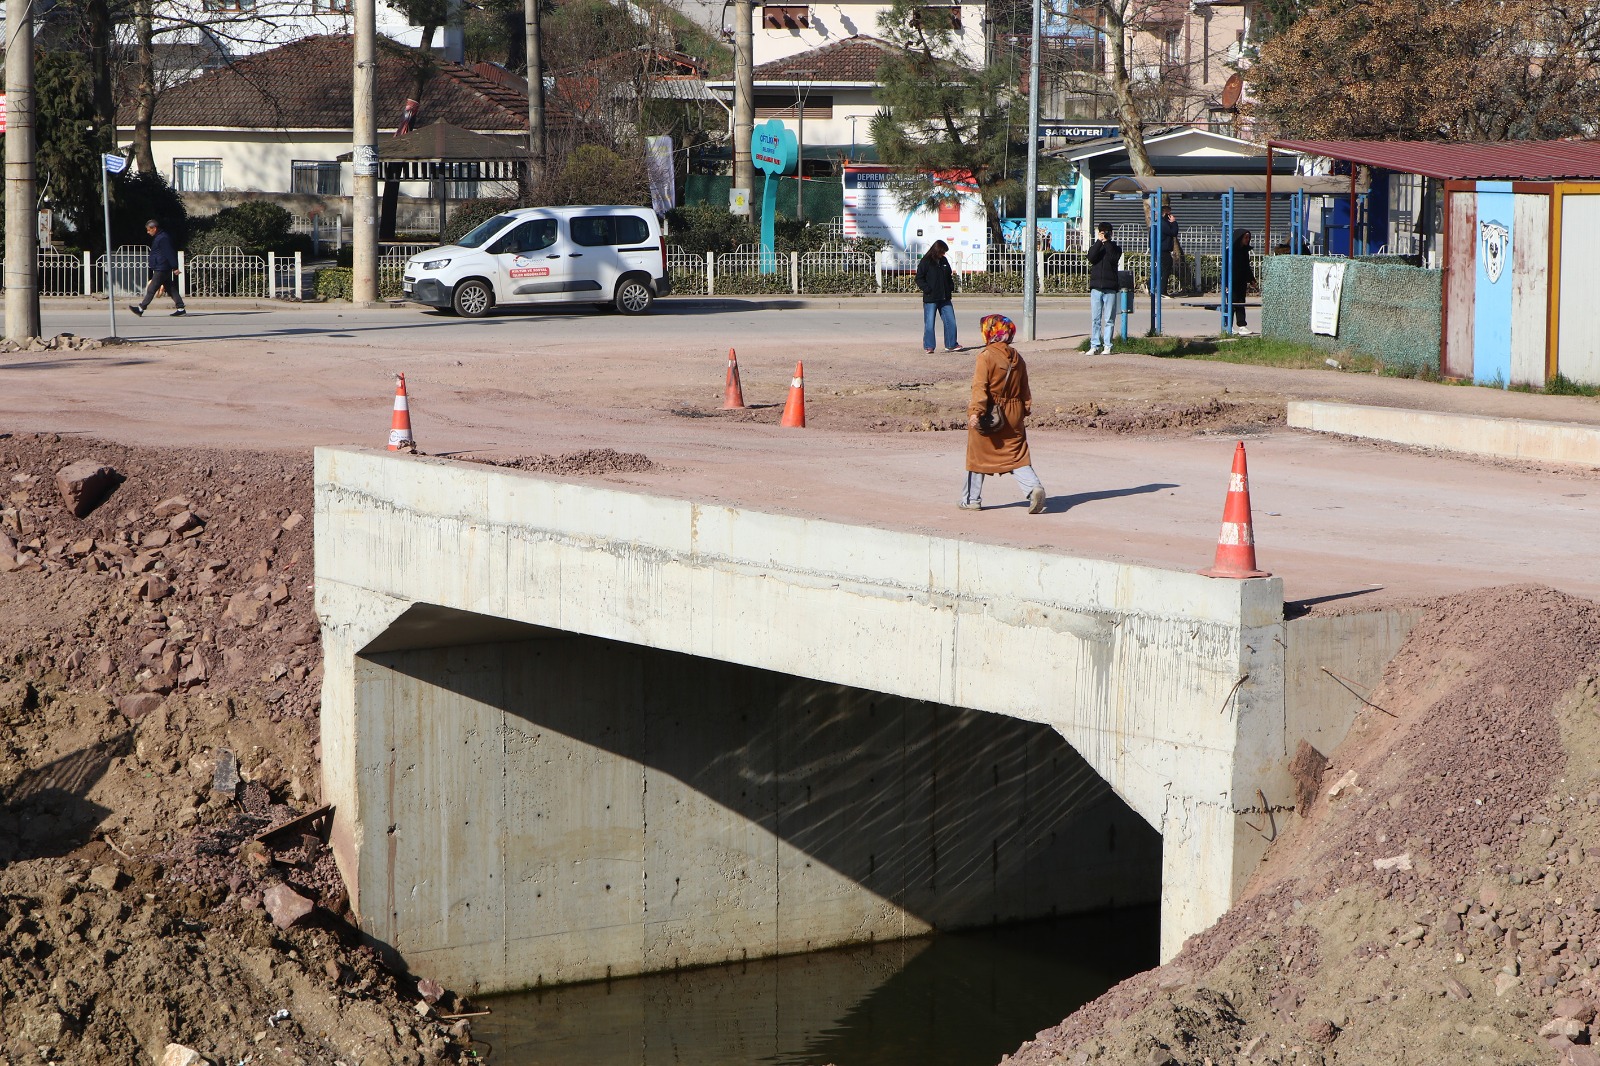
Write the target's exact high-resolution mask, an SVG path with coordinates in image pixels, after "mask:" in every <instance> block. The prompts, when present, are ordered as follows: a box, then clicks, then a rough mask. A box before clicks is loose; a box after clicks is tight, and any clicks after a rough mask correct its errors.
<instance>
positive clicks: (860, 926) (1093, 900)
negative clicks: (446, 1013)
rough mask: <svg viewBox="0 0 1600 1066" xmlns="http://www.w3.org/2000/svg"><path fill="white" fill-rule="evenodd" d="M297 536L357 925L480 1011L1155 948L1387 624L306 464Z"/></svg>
mask: <svg viewBox="0 0 1600 1066" xmlns="http://www.w3.org/2000/svg"><path fill="white" fill-rule="evenodd" d="M316 522H317V602H318V609H319V612H320V613H321V615H322V618H323V622H324V652H325V657H326V658H325V668H326V680H325V687H324V702H323V712H322V713H323V767H324V778H325V798H327V799H329V800H330V801H332V802H334V803H335V804H337V806H338V811H339V815H338V818H337V825H336V834H335V848H336V854H337V855H338V858H339V861H340V864H341V867H342V869H343V870H344V872H345V875H346V879H347V881H348V882H349V884H350V885H351V886H352V901H353V904H354V906H355V909H356V911H357V913H358V914H359V916H360V919H361V922H362V926H363V928H364V929H365V930H366V931H367V932H369V933H370V934H371V935H372V936H374V937H375V938H376V939H377V940H379V941H380V942H382V943H385V944H387V945H389V946H390V947H391V948H392V949H394V950H395V951H396V952H398V953H399V954H400V955H401V956H402V957H404V958H405V959H406V960H407V961H408V962H410V963H411V964H412V965H414V966H417V967H419V968H424V969H426V970H427V971H428V972H430V973H434V974H437V975H439V976H441V978H443V979H446V980H448V981H449V982H451V983H453V984H456V985H458V986H460V987H477V988H480V989H483V990H492V989H503V988H516V987H524V986H528V985H533V984H536V983H552V982H562V981H572V980H584V979H592V978H596V977H605V976H608V975H618V974H624V973H634V972H642V971H647V970H652V969H660V968H668V967H672V966H678V965H690V964H696V963H708V962H720V961H725V960H727V959H737V958H740V957H748V956H754V955H763V954H776V953H781V952H786V951H795V950H805V949H808V948H816V947H824V946H830V945H837V944H843V943H851V942H858V941H863V940H868V939H878V938H888V937H895V936H904V935H911V934H914V933H918V932H923V931H926V930H927V929H930V928H934V927H941V928H954V927H961V926H970V925H980V924H985V923H987V922H990V921H994V920H1005V919H1016V918H1025V917H1036V916H1040V915H1046V914H1050V913H1058V912H1067V911H1072V910H1086V909H1091V908H1095V907H1099V906H1104V905H1106V904H1107V903H1111V902H1124V903H1130V902H1139V901H1144V900H1149V899H1151V898H1154V897H1156V896H1159V898H1160V901H1161V914H1162V919H1161V920H1162V950H1163V954H1164V955H1165V956H1170V955H1171V954H1173V953H1174V952H1175V951H1176V950H1177V948H1178V947H1179V946H1180V945H1181V943H1182V941H1183V939H1184V937H1185V936H1187V935H1188V934H1190V933H1192V932H1195V931H1197V930H1199V929H1201V928H1204V927H1205V926H1206V925H1208V924H1209V923H1210V922H1211V921H1213V920H1214V919H1215V918H1216V917H1217V916H1218V915H1219V914H1220V913H1221V912H1222V911H1223V910H1224V909H1225V908H1226V907H1227V906H1228V904H1229V903H1230V902H1231V901H1232V899H1233V897H1234V893H1235V891H1236V890H1237V889H1238V887H1239V886H1240V885H1241V884H1242V883H1243V880H1244V878H1245V877H1246V876H1247V874H1248V873H1249V871H1250V870H1251V869H1252V868H1253V866H1254V864H1255V862H1256V860H1257V859H1258V858H1259V856H1260V854H1261V853H1262V851H1263V850H1264V848H1265V846H1266V844H1267V842H1268V840H1269V839H1270V837H1271V835H1272V833H1273V832H1274V831H1275V828H1281V827H1282V826H1283V825H1284V824H1285V823H1286V820H1287V819H1288V818H1290V817H1292V814H1291V809H1292V806H1293V798H1292V788H1291V784H1290V781H1289V778H1288V775H1287V760H1288V758H1289V756H1290V755H1292V754H1293V752H1294V750H1295V747H1296V745H1297V744H1298V742H1299V741H1301V740H1306V741H1308V742H1310V743H1312V744H1313V745H1314V746H1316V747H1318V748H1319V749H1321V750H1324V751H1327V750H1331V748H1332V747H1333V746H1334V745H1335V744H1336V743H1337V742H1338V740H1339V739H1340V738H1341V737H1342V735H1343V733H1344V731H1345V729H1346V728H1347V727H1348V725H1349V723H1350V721H1351V720H1352V719H1353V716H1354V714H1355V713H1356V710H1357V709H1358V707H1359V704H1358V702H1357V700H1356V699H1355V697H1354V696H1353V695H1351V694H1350V693H1349V692H1348V691H1346V690H1345V689H1344V688H1343V687H1341V686H1340V685H1338V684H1336V683H1334V682H1332V681H1330V680H1329V679H1328V677H1327V676H1326V675H1325V674H1324V673H1323V668H1324V667H1326V668H1328V669H1331V670H1332V671H1333V672H1334V673H1336V674H1339V675H1340V676H1342V677H1345V678H1348V679H1351V680H1353V681H1355V682H1356V683H1358V684H1371V683H1373V682H1375V680H1376V677H1377V674H1378V673H1379V672H1380V671H1381V669H1382V665H1383V664H1384V663H1385V662H1386V661H1387V660H1388V658H1389V657H1390V656H1391V655H1392V653H1393V651H1394V649H1395V647H1396V646H1397V645H1398V642H1399V640H1400V639H1401V638H1402V637H1403V635H1404V632H1405V629H1406V626H1407V618H1406V617H1405V616H1404V615H1403V614H1399V613H1382V612H1378V613H1369V614H1359V615H1348V616H1344V617H1339V618H1299V619H1291V620H1287V621H1286V620H1285V618H1284V614H1283V599H1282V585H1281V583H1280V582H1279V581H1278V580H1277V579H1260V580H1254V581H1246V582H1238V581H1221V580H1213V579H1208V578H1204V577H1200V576H1197V575H1195V574H1192V573H1187V572H1174V571H1163V570H1157V569H1153V568H1149V567H1143V566H1135V565H1127V564H1121V563H1114V562H1106V561H1103V560H1089V559H1082V558H1075V557H1072V556H1070V555H1067V554H1064V553H1060V552H1054V551H1047V550H1028V549H1020V548H1015V547H1007V546H1001V545H993V544H982V543H974V542H971V541H964V540H961V539H958V538H952V537H948V536H939V535H934V534H929V533H909V532H903V531H894V530H884V529H877V528H871V527H864V526H848V525H843V524H840V523H836V522H829V521H824V520H820V519H807V518H798V517H793V516H783V515H773V514H767V513H762V512H758V511H754V510H750V509H744V508H738V507H732V506H725V505H720V504H699V503H692V502H688V501H683V500H676V499H670V498H664V497H661V496H657V495H652V494H646V493H642V492H636V491H629V490H626V489H618V488H610V487H597V486H593V485H586V484H580V483H572V482H563V481H561V480H558V479H548V478H539V477H534V476H531V475H527V474H522V473H517V472H511V471H506V470H503V469H499V468H494V467H488V466H483V465H479V464H470V463H460V462H451V461H448V460H439V459H424V458H412V457H407V456H396V455H392V454H388V453H383V452H356V451H346V450H330V449H324V450H320V451H319V452H318V455H317V513H316ZM1041 727H1042V728H1041ZM1063 740H1064V741H1065V744H1063V743H1062V741H1063ZM1262 796H1265V797H1267V806H1269V807H1271V808H1273V809H1274V813H1273V815H1272V816H1270V817H1263V812H1262V811H1261V810H1260V797H1262ZM1152 830H1153V831H1154V832H1155V833H1159V841H1158V840H1156V839H1155V837H1154V835H1153V834H1152V832H1151V831H1152ZM1119 841H1120V843H1119Z"/></svg>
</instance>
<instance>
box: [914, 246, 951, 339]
mask: <svg viewBox="0 0 1600 1066" xmlns="http://www.w3.org/2000/svg"><path fill="white" fill-rule="evenodd" d="M949 251H950V246H949V245H948V244H946V243H944V242H943V241H934V242H933V244H932V245H931V246H930V247H929V248H928V250H927V251H926V252H924V253H923V254H922V259H921V261H919V262H918V263H917V288H918V289H919V290H921V292H922V350H923V351H924V352H926V353H927V354H929V355H932V354H933V316H934V315H935V314H937V315H938V316H939V317H940V318H941V319H943V321H944V350H945V351H947V352H959V351H960V350H961V345H959V344H957V343H956V309H955V305H954V304H953V303H952V302H951V300H952V299H953V298H954V297H955V293H956V279H955V273H954V272H953V271H952V270H951V269H950V260H948V259H946V258H945V255H946V254H947V253H948V252H949Z"/></svg>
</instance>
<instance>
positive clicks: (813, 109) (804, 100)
mask: <svg viewBox="0 0 1600 1066" xmlns="http://www.w3.org/2000/svg"><path fill="white" fill-rule="evenodd" d="M755 105H756V118H757V119H764V118H787V119H794V118H798V117H799V115H800V110H801V107H802V105H803V106H804V109H805V115H806V121H807V122H810V121H813V120H815V119H825V118H832V117H833V97H832V96H824V95H821V94H819V93H810V92H806V91H805V90H804V89H801V90H800V92H799V93H798V94H796V93H793V92H790V93H756V94H755Z"/></svg>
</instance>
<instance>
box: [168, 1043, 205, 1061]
mask: <svg viewBox="0 0 1600 1066" xmlns="http://www.w3.org/2000/svg"><path fill="white" fill-rule="evenodd" d="M158 1066H206V1060H205V1056H204V1055H201V1054H200V1052H198V1051H196V1050H195V1049H194V1048H192V1047H184V1046H183V1045H182V1044H168V1045H167V1050H166V1051H165V1052H164V1053H163V1054H162V1056H161V1062H160V1063H159V1064H158Z"/></svg>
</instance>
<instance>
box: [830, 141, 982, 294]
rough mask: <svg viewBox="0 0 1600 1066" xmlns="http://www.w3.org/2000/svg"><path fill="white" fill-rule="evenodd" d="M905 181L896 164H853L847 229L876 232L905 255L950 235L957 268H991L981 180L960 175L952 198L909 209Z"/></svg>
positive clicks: (848, 171)
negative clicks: (903, 202)
mask: <svg viewBox="0 0 1600 1066" xmlns="http://www.w3.org/2000/svg"><path fill="white" fill-rule="evenodd" d="M903 184H904V181H903V178H902V177H901V174H900V171H898V170H897V169H895V168H894V167H886V166H872V165H864V166H848V165H847V166H846V167H845V168H844V235H845V236H846V237H875V238H877V239H878V240H881V241H883V242H885V243H886V244H887V245H888V246H889V248H890V249H891V250H892V251H894V252H896V253H899V254H900V255H901V256H908V255H909V256H920V255H922V253H923V252H925V251H927V250H928V247H929V246H930V245H931V244H933V242H934V241H944V243H945V244H946V245H948V246H949V248H950V256H949V258H950V265H951V266H952V267H954V268H955V269H956V270H983V269H985V265H986V263H987V259H988V250H989V225H988V218H987V215H986V214H985V212H984V209H983V200H982V198H981V197H979V196H978V190H977V186H975V185H973V184H972V183H971V182H970V181H957V182H956V183H955V195H954V197H953V198H952V199H950V200H947V201H946V202H944V203H943V204H940V205H938V206H934V207H917V208H911V209H908V208H904V207H901V206H900V200H899V197H898V195H897V194H898V192H899V190H900V188H901V187H902V185H903Z"/></svg>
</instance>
